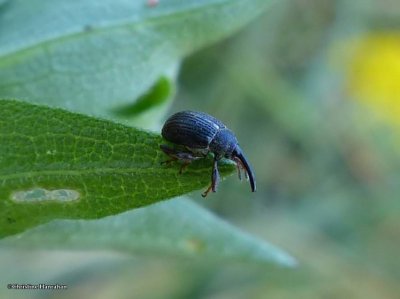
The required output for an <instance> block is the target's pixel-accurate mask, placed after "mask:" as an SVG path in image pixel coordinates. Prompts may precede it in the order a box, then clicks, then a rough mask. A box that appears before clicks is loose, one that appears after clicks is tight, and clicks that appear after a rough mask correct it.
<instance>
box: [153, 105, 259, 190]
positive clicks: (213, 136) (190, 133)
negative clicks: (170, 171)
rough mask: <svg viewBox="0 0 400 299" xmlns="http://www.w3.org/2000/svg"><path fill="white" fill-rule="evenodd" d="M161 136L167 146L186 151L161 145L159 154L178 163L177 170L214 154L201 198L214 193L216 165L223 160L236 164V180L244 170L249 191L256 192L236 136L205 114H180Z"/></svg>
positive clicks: (215, 187) (184, 112) (217, 174)
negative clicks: (175, 146)
mask: <svg viewBox="0 0 400 299" xmlns="http://www.w3.org/2000/svg"><path fill="white" fill-rule="evenodd" d="M161 134H162V136H163V137H164V138H165V139H166V140H167V141H169V142H171V143H174V144H176V145H178V146H181V147H182V146H183V147H184V148H186V150H182V149H175V148H171V147H170V146H168V145H161V146H160V148H161V150H162V151H163V152H164V153H165V154H167V155H168V156H169V157H170V158H171V160H169V161H166V162H170V161H175V160H178V161H181V162H183V166H182V168H181V170H180V172H182V169H183V168H184V167H186V166H187V165H188V164H190V163H191V162H192V161H193V160H196V159H200V158H204V157H206V156H207V154H208V153H213V154H214V162H213V168H212V173H211V185H210V187H209V188H208V189H207V190H206V191H205V192H204V193H203V194H202V196H203V197H205V196H207V194H208V193H209V192H210V191H211V190H212V191H213V192H215V191H216V190H217V186H218V181H219V172H218V161H219V160H220V159H222V158H227V159H230V160H232V161H234V162H236V166H237V169H238V174H239V178H241V175H240V169H243V170H244V171H245V174H246V178H247V177H248V178H249V180H250V187H251V191H252V192H254V191H256V181H255V177H254V173H253V171H252V169H251V167H250V165H249V163H248V162H247V159H246V158H245V156H244V154H243V152H242V150H241V148H240V147H239V144H238V141H237V139H236V136H235V134H234V133H233V132H232V131H231V130H229V129H228V128H227V127H226V126H225V125H224V124H223V123H222V122H221V121H219V120H218V119H216V118H215V117H212V116H211V115H208V114H207V113H204V112H196V111H181V112H178V113H176V114H174V115H172V116H171V117H170V118H168V119H167V121H166V122H165V124H164V126H163V128H162V132H161Z"/></svg>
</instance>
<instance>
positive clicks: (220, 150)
mask: <svg viewBox="0 0 400 299" xmlns="http://www.w3.org/2000/svg"><path fill="white" fill-rule="evenodd" d="M237 144H238V141H237V139H236V136H235V134H233V132H232V131H231V130H229V129H226V128H225V129H222V130H220V131H218V132H217V134H216V135H215V136H214V138H213V140H212V141H211V143H210V146H209V148H210V151H211V152H212V153H214V155H215V156H216V157H217V159H220V158H223V157H225V158H228V159H230V158H231V157H232V152H233V151H234V150H235V149H236V146H237Z"/></svg>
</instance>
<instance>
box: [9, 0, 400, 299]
mask: <svg viewBox="0 0 400 299" xmlns="http://www.w3.org/2000/svg"><path fill="white" fill-rule="evenodd" d="M160 2H162V0H160ZM388 31H390V32H391V34H393V35H394V36H395V41H396V40H397V41H399V40H400V4H398V3H397V2H396V1H390V0H384V1H378V0H369V1H361V0H356V1H345V0H342V1H339V0H337V1H334V0H322V1H321V0H299V1H280V2H276V3H275V4H274V5H273V6H272V7H271V9H270V10H269V11H267V12H266V13H265V14H264V15H263V16H262V17H261V18H259V19H258V20H257V21H255V22H253V23H252V24H251V25H250V26H248V27H247V28H246V29H245V30H242V31H241V32H240V33H239V34H237V35H235V36H233V37H231V38H229V39H228V40H225V41H223V42H221V43H219V44H217V45H214V46H212V47H209V48H206V49H204V50H202V51H200V52H198V53H196V54H195V55H193V56H190V57H188V59H187V60H186V62H185V64H184V65H183V67H182V69H181V71H180V75H179V80H178V88H177V96H176V98H177V100H176V102H175V103H174V104H173V106H172V111H178V110H182V109H191V110H202V111H206V112H209V113H211V114H213V115H215V116H216V117H218V118H219V119H222V120H223V121H224V122H225V123H226V124H227V125H228V126H229V127H230V128H232V129H233V130H234V131H235V132H236V133H237V136H238V139H239V141H240V143H241V146H242V148H243V150H244V151H245V152H246V154H247V156H248V157H249V159H250V161H251V162H252V163H253V164H254V168H255V172H256V175H257V180H258V191H257V193H256V195H255V197H253V196H250V193H249V191H248V186H246V185H245V184H239V183H238V181H237V179H236V177H231V178H230V179H228V180H226V181H225V182H224V183H223V184H221V185H220V188H219V191H218V193H217V194H213V196H212V197H210V198H209V199H207V201H204V200H201V199H199V198H198V197H197V196H196V198H195V200H196V201H197V202H198V203H199V204H202V205H205V206H207V207H208V208H210V209H212V210H213V211H214V212H215V213H217V214H219V215H221V216H222V217H224V218H227V219H229V220H230V221H231V222H235V223H236V224H237V225H239V226H241V227H243V228H245V229H246V230H247V231H251V232H253V233H254V234H256V235H258V236H261V237H263V238H265V239H268V240H270V241H272V242H273V243H275V244H278V245H279V246H281V247H283V248H286V249H288V251H289V252H290V253H291V254H293V255H294V256H296V257H297V258H298V259H299V266H298V268H296V269H295V270H287V269H280V268H276V267H273V266H264V265H263V266H261V265H260V266H254V265H249V264H238V263H229V264H228V263H225V262H215V263H212V264H211V263H207V262H204V261H201V262H200V261H197V262H196V261H195V260H183V261H182V259H172V258H168V259H167V258H163V257H162V256H158V257H155V256H149V257H147V258H145V257H140V258H139V257H137V258H136V259H134V260H132V259H129V260H126V259H125V257H124V256H115V255H111V254H109V253H104V252H96V253H95V252H90V253H82V252H75V253H74V252H68V253H66V254H65V255H64V256H63V261H60V260H59V255H57V253H55V252H48V251H45V252H34V253H32V254H26V253H24V252H21V253H20V255H19V262H20V263H21V264H24V265H25V266H24V273H19V271H18V268H17V267H15V259H13V256H12V255H11V254H10V253H9V252H4V254H3V255H2V256H1V259H2V264H3V265H4V269H11V270H10V271H9V273H8V278H9V279H18V280H25V281H29V278H30V277H33V276H34V277H36V279H37V280H40V279H42V280H43V281H58V282H63V283H66V284H68V285H69V286H70V290H69V291H68V292H58V293H57V298H63V297H64V298H69V297H70V296H71V297H96V298H109V297H113V298H127V297H129V298H130V297H134V298H229V299H231V298H233V299H235V298H363V299H365V298H366V299H369V298H398V296H399V295H398V294H400V287H399V285H398V281H399V280H400V261H399V259H398V257H397V255H398V250H399V248H400V238H399V233H398V228H399V226H400V220H399V219H400V217H399V216H400V202H399V195H398V194H399V191H400V190H399V189H400V188H399V181H400V180H399V179H400V177H399V171H398V169H399V166H400V165H399V164H400V163H399V161H400V160H399V156H400V155H399V153H400V143H399V133H400V131H399V127H398V125H397V124H396V123H393V121H392V117H387V118H385V115H384V112H385V111H388V109H382V110H380V109H381V107H382V106H384V105H386V103H388V102H390V103H393V102H391V101H389V100H387V98H386V97H387V95H391V94H393V92H390V90H387V89H385V90H384V91H385V93H384V94H380V93H378V92H377V93H375V96H374V99H373V100H371V99H368V100H366V99H365V98H364V96H365V93H354V92H352V90H354V88H352V84H354V83H353V82H354V81H353V80H350V79H351V78H354V76H356V78H363V77H362V76H360V75H361V74H360V72H359V71H357V70H359V69H358V67H356V66H357V65H358V64H353V63H352V62H354V61H355V58H356V56H354V55H357V54H359V53H360V52H358V51H359V50H358V51H355V50H354V43H353V42H352V41H353V40H354V39H356V40H363V39H365V37H366V36H368V35H370V34H374V35H378V36H379V35H381V34H382V35H386V34H387V32H388ZM380 41H381V40H380V39H379V38H378V39H375V42H378V43H380ZM385 45H386V47H389V48H390V47H392V48H391V49H397V48H396V47H397V46H396V43H395V45H393V44H391V43H385ZM338 49H340V53H338V52H337V51H338ZM371 49H376V48H375V47H372V48H361V51H362V52H361V53H363V54H368V51H371ZM378 49H379V48H378ZM343 54H344V56H346V59H343V57H344V56H343ZM372 54H374V55H377V56H378V57H391V56H387V55H386V56H385V55H384V53H379V52H378V53H372ZM399 55H400V54H399ZM367 57H370V56H367ZM396 63H397V61H396V60H395V61H392V63H391V64H390V65H391V66H396V65H400V64H396ZM382 66H383V67H381V68H380V67H379V65H378V67H377V68H376V69H374V73H378V74H379V72H381V73H385V70H386V68H385V66H386V64H382ZM397 70H399V68H398V69H397ZM378 71H379V72H378ZM394 74H396V69H395V70H394ZM357 75H358V76H357ZM391 78H392V79H393V80H396V78H397V81H395V82H397V83H398V84H397V85H388V87H386V88H392V87H391V86H395V88H396V86H400V81H399V80H400V79H399V78H400V76H398V77H396V76H392V77H391ZM357 82H358V83H357V86H358V88H357V90H359V89H360V88H362V87H364V86H365V87H371V88H372V87H373V86H374V83H375V82H373V81H362V82H361V83H360V82H359V81H357ZM360 86H361V87H360ZM391 105H392V106H390V108H391V109H392V110H394V111H398V110H396V109H398V108H397V107H396V106H395V105H394V104H391ZM377 111H383V112H380V113H376V112H377ZM204 225H207V223H204ZM10 255H11V258H10ZM43 260H46V261H47V263H43V262H41V261H43ZM99 261H101V262H99ZM55 262H57V263H55ZM52 264H56V266H57V267H58V268H57V269H59V268H62V269H63V270H62V271H57V269H55V268H56V267H54V266H53V267H52ZM38 267H42V269H43V270H42V271H40V273H37V269H38ZM35 294H38V296H39V294H42V293H35ZM54 294H55V293H54ZM54 294H51V293H50V294H49V293H45V294H44V295H45V296H47V297H50V298H51V296H54V297H55V296H56V295H54Z"/></svg>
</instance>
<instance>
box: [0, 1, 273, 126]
mask: <svg viewBox="0 0 400 299" xmlns="http://www.w3.org/2000/svg"><path fill="white" fill-rule="evenodd" d="M146 3H147V2H146V0H143V1H132V0H103V1H101V2H99V1H97V0H86V1H64V0H29V1H25V0H13V1H12V2H11V5H8V6H5V7H4V11H3V12H2V14H1V15H0V70H1V71H0V95H2V96H3V97H15V98H23V99H27V100H29V101H32V102H35V103H41V104H47V105H50V106H58V107H64V108H67V109H70V110H73V111H76V112H83V113H85V114H91V115H97V116H102V117H107V118H110V117H111V118H115V117H116V116H117V115H116V114H114V113H112V111H115V110H116V109H121V108H122V107H125V106H128V105H133V103H134V102H135V101H136V99H137V98H139V97H140V96H141V95H143V94H145V93H146V92H147V90H148V89H149V88H150V87H151V86H153V85H154V84H155V82H156V81H157V80H159V78H161V77H167V78H169V80H170V81H174V79H175V77H176V73H177V69H178V67H179V64H180V61H181V59H182V58H183V57H184V56H186V55H187V54H189V53H191V52H193V51H195V50H196V49H199V48H201V47H203V46H205V45H207V44H210V43H212V42H215V41H217V40H220V39H221V38H223V37H226V36H228V35H229V34H231V33H233V32H234V31H235V30H237V29H239V28H240V27H242V26H243V25H245V24H246V23H247V22H249V21H250V20H251V19H252V18H254V17H255V16H257V15H258V14H260V13H261V12H262V11H263V9H264V8H265V7H266V5H268V4H269V3H270V1H265V0H248V1H242V0H229V1H228V0H201V1H200V0H163V1H160V3H159V4H158V5H156V6H153V7H151V6H149V5H147V4H146ZM167 105H168V103H167V102H165V106H167ZM160 108H161V106H158V108H157V109H160ZM124 120H125V121H127V120H126V119H124Z"/></svg>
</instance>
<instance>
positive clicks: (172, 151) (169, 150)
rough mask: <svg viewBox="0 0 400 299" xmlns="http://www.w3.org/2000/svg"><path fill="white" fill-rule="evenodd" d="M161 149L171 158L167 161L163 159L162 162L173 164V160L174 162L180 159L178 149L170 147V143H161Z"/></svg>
mask: <svg viewBox="0 0 400 299" xmlns="http://www.w3.org/2000/svg"><path fill="white" fill-rule="evenodd" d="M160 149H161V150H162V151H163V152H164V153H165V154H166V155H167V156H169V157H170V159H169V160H166V161H162V162H161V164H168V165H169V164H171V162H174V161H176V160H178V158H177V157H176V150H175V149H174V148H172V147H169V146H168V145H165V144H161V145H160Z"/></svg>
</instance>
